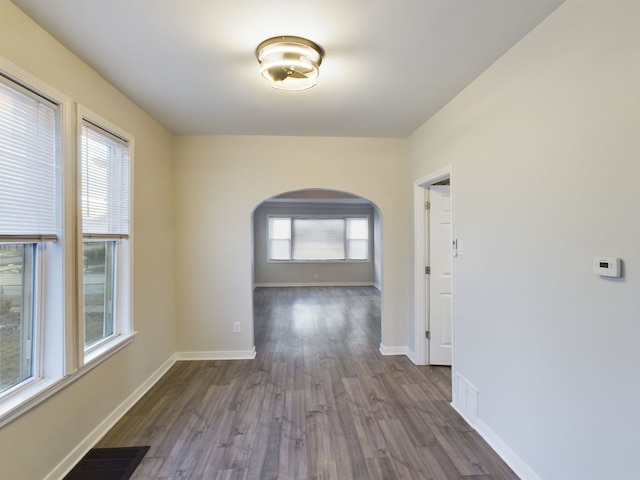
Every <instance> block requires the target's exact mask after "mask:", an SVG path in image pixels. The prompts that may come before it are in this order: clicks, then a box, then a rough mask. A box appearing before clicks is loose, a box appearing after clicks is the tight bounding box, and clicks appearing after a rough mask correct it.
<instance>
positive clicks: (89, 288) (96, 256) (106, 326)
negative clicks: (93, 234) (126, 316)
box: [83, 241, 115, 347]
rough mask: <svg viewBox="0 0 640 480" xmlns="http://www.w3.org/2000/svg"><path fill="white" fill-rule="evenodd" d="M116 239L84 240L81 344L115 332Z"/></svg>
mask: <svg viewBox="0 0 640 480" xmlns="http://www.w3.org/2000/svg"><path fill="white" fill-rule="evenodd" d="M114 250H115V241H107V242H84V268H83V285H84V345H85V347H89V346H91V345H93V344H95V343H96V342H99V341H100V340H102V339H103V338H107V337H109V336H111V335H113V333H114V328H113V269H114V262H113V259H114Z"/></svg>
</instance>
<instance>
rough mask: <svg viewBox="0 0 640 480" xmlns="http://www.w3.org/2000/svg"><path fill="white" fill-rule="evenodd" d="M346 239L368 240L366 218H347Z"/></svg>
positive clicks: (367, 220)
mask: <svg viewBox="0 0 640 480" xmlns="http://www.w3.org/2000/svg"><path fill="white" fill-rule="evenodd" d="M348 228H349V230H348V234H347V237H348V238H359V239H363V240H366V239H368V238H369V219H368V218H349V219H348Z"/></svg>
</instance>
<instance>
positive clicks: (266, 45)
mask: <svg viewBox="0 0 640 480" xmlns="http://www.w3.org/2000/svg"><path fill="white" fill-rule="evenodd" d="M322 56H323V51H322V48H320V47H319V46H318V45H317V44H315V43H313V42H312V41H311V40H307V39H306V38H302V37H286V36H285V37H273V38H269V39H267V40H265V41H264V42H262V43H261V44H260V45H258V48H257V49H256V57H257V58H258V62H260V74H261V75H262V76H263V77H264V78H265V79H266V80H268V81H269V82H270V83H271V85H272V86H273V88H277V89H279V90H306V89H307V88H311V87H313V86H314V85H315V84H316V81H317V79H318V75H319V74H320V71H319V70H318V67H319V66H320V64H321V63H322Z"/></svg>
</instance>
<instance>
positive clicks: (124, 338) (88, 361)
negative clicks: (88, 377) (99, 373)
mask: <svg viewBox="0 0 640 480" xmlns="http://www.w3.org/2000/svg"><path fill="white" fill-rule="evenodd" d="M136 333H137V332H133V333H130V334H127V335H118V336H117V337H114V338H112V339H110V340H109V341H107V342H105V343H103V344H102V345H100V346H99V347H97V348H94V349H93V350H91V352H89V353H87V354H85V356H84V366H82V367H81V368H80V370H79V371H80V372H82V373H83V374H84V373H86V372H85V370H86V371H89V370H91V369H92V368H94V367H96V366H97V365H99V364H101V363H102V362H104V361H105V360H106V359H107V358H109V357H110V356H112V355H115V354H116V353H118V352H119V351H120V350H122V349H123V348H124V347H126V346H127V345H129V344H130V343H131V342H133V338H134V337H135V336H136Z"/></svg>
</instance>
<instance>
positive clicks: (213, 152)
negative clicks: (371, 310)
mask: <svg viewBox="0 0 640 480" xmlns="http://www.w3.org/2000/svg"><path fill="white" fill-rule="evenodd" d="M282 152H286V153H287V155H283V154H282ZM175 160H176V182H177V184H176V195H175V198H176V208H177V211H176V213H177V217H176V218H177V228H178V231H179V232H180V234H179V235H178V237H177V255H176V258H177V268H178V276H177V282H176V284H177V305H178V350H179V351H189V352H194V351H195V352H198V351H201V352H220V351H237V352H247V351H251V349H252V348H253V346H254V343H253V332H252V323H253V313H252V278H251V275H252V258H251V257H252V251H253V246H252V238H251V225H252V214H253V211H254V208H256V207H257V206H258V205H259V204H260V203H261V202H262V201H264V200H266V199H268V198H270V197H272V196H274V195H277V194H280V193H283V192H288V191H292V190H301V189H307V188H327V189H334V190H340V191H345V192H351V193H354V194H356V195H359V196H361V197H364V198H366V199H368V200H370V201H371V202H373V203H374V204H376V205H377V207H378V208H379V209H380V211H381V213H382V223H383V232H382V237H383V238H382V241H383V242H384V252H383V259H382V269H383V274H382V281H383V334H382V343H383V344H384V345H385V346H388V347H396V346H406V345H407V340H408V338H407V331H408V327H409V326H408V322H407V304H408V301H409V297H408V292H409V276H408V272H409V271H410V268H409V267H410V264H409V259H408V255H407V250H408V247H409V245H410V244H409V241H410V240H409V235H407V232H408V231H410V200H411V199H410V196H409V192H410V189H409V186H410V183H409V182H408V181H407V178H408V176H409V174H408V170H407V150H406V140H389V139H353V138H303V137H251V136H180V137H177V138H176V150H175ZM233 322H240V323H241V329H242V332H241V333H240V334H233V333H231V332H232V323H233Z"/></svg>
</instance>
